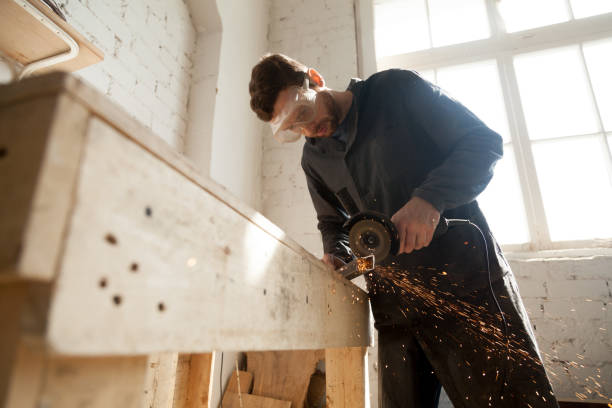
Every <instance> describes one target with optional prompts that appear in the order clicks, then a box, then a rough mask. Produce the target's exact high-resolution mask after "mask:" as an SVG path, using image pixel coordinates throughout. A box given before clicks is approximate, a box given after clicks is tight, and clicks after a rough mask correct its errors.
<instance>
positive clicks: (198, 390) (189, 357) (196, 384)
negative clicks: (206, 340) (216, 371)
mask: <svg viewBox="0 0 612 408" xmlns="http://www.w3.org/2000/svg"><path fill="white" fill-rule="evenodd" d="M212 361H213V358H212V353H202V354H180V355H179V359H178V364H177V369H176V383H175V389H174V405H172V406H173V407H174V408H195V407H207V406H208V399H209V393H208V392H209V387H210V372H211V369H212ZM241 379H242V378H241Z"/></svg>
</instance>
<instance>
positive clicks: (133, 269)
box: [130, 262, 138, 273]
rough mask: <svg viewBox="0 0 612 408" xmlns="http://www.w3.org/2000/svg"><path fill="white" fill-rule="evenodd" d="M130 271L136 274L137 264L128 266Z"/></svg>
mask: <svg viewBox="0 0 612 408" xmlns="http://www.w3.org/2000/svg"><path fill="white" fill-rule="evenodd" d="M130 271H132V272H134V273H136V272H138V264H137V263H136V262H133V263H132V264H131V265H130Z"/></svg>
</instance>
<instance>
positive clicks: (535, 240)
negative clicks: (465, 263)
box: [358, 0, 612, 252]
mask: <svg viewBox="0 0 612 408" xmlns="http://www.w3.org/2000/svg"><path fill="white" fill-rule="evenodd" d="M423 1H427V0H423ZM484 1H485V5H486V11H487V18H488V23H489V27H490V32H491V35H490V37H489V38H486V39H481V40H476V41H471V42H466V43H461V44H453V45H448V46H442V47H437V48H429V49H426V50H419V51H413V52H410V53H406V54H400V55H393V56H384V57H381V58H378V59H376V57H375V55H376V54H375V50H374V49H373V48H371V49H370V48H367V47H364V46H363V45H361V46H360V47H358V51H359V52H360V53H361V55H370V60H371V58H372V57H371V55H372V54H373V55H374V59H375V61H376V70H377V71H380V70H384V69H388V68H397V67H400V68H406V69H411V70H415V71H425V70H432V69H434V70H435V69H439V68H443V67H446V66H452V65H461V64H468V63H474V62H479V61H485V60H494V61H496V63H497V69H498V73H499V78H500V83H501V86H502V95H503V99H504V101H503V102H504V105H505V107H506V113H507V117H508V125H509V130H510V135H509V136H510V142H508V143H511V144H512V145H513V147H514V152H515V160H516V168H517V171H518V178H519V184H520V186H521V191H522V195H523V202H524V207H525V215H526V218H527V227H528V232H529V236H530V242H528V243H524V244H505V245H502V247H503V248H504V250H505V251H510V252H540V251H551V250H552V251H557V250H567V249H581V248H593V249H594V250H595V249H604V250H605V249H607V248H612V238H610V239H603V240H602V239H592V240H574V241H556V242H553V241H552V240H551V239H550V233H549V229H548V224H547V220H546V215H545V211H544V204H543V200H542V194H541V191H540V187H539V186H540V184H539V181H538V177H537V173H536V169H535V163H534V157H533V153H532V150H531V146H532V142H533V141H531V140H529V136H528V133H527V124H526V121H525V115H524V110H523V107H522V104H521V98H520V94H519V88H518V82H517V77H516V73H515V70H514V63H513V57H514V56H516V55H518V54H524V53H528V52H534V51H540V50H546V49H553V48H560V47H563V46H570V45H579V48H580V53H581V57H582V63H583V65H584V69H585V72H586V73H587V80H588V85H589V89H588V92H589V94H590V97H591V99H592V100H593V102H594V106H595V107H596V109H595V110H596V114H597V118H598V127H599V132H598V133H596V134H597V135H603V136H602V137H603V138H604V139H606V138H607V137H610V136H611V135H612V132H608V133H606V132H605V129H604V127H603V121H602V118H601V114H600V112H599V109H597V106H598V105H597V104H596V99H595V94H594V90H593V86H592V83H591V78H590V75H588V70H587V67H586V65H585V59H584V52H583V43H584V42H588V41H595V40H601V39H605V38H611V37H612V12H611V13H606V14H600V15H596V16H591V17H585V18H580V19H574V16H573V12H572V9H571V4H570V2H569V0H565V3H566V6H567V9H568V14H569V16H570V20H569V21H567V22H562V23H557V24H553V25H548V26H544V27H537V28H533V29H529V30H524V31H518V32H514V33H507V32H506V31H505V27H504V23H503V19H502V17H501V15H500V13H499V11H498V9H497V6H496V0H484ZM359 3H360V4H362V9H363V8H364V6H363V0H360V1H359ZM373 3H374V1H373V0H369V8H370V12H369V13H362V16H363V15H364V14H365V18H363V17H361V18H360V20H359V21H360V24H358V37H361V38H368V41H369V42H371V43H372V47H374V45H373V36H374V34H373V33H374V23H373V11H372V10H373V8H374V4H373ZM368 14H369V15H368ZM358 18H359V17H358ZM368 18H369V20H368ZM366 30H369V33H368V34H367V33H366ZM360 71H361V70H360ZM369 73H370V72H368V74H369ZM360 74H361V75H363V74H364V72H360ZM582 136H588V135H576V136H569V137H582ZM607 143H608V141H607V139H606V144H607ZM608 147H609V146H608ZM608 153H610V149H608ZM608 158H609V160H608V163H607V167H608V171H609V175H610V177H612V153H610V154H609V155H608Z"/></svg>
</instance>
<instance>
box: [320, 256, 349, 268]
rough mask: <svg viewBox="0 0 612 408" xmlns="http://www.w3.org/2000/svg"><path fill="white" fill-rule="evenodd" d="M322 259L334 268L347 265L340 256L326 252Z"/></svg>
mask: <svg viewBox="0 0 612 408" xmlns="http://www.w3.org/2000/svg"><path fill="white" fill-rule="evenodd" d="M321 260H322V261H323V263H325V264H326V265H328V266H330V267H331V268H332V269H334V270H336V269H338V268H341V267H343V266H344V265H345V263H344V262H342V260H341V259H340V258H338V257H335V256H333V255H332V254H324V255H323V258H321Z"/></svg>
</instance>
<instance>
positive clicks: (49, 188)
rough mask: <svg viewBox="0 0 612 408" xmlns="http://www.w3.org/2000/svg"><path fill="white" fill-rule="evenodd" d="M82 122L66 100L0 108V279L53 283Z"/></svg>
mask: <svg viewBox="0 0 612 408" xmlns="http://www.w3.org/2000/svg"><path fill="white" fill-rule="evenodd" d="M88 117H89V113H88V111H87V110H86V109H85V108H84V107H83V106H82V105H80V104H77V103H75V102H74V100H73V99H72V98H71V97H70V96H68V95H60V96H47V97H43V98H39V99H35V100H31V101H24V102H22V103H17V104H15V105H4V106H1V107H0V150H2V151H3V153H2V154H0V189H1V190H2V191H3V192H5V193H6V195H3V197H5V199H3V200H2V205H1V206H0V279H7V278H10V277H11V276H12V277H19V278H27V279H39V280H46V281H49V280H51V279H52V278H53V276H54V274H55V269H56V266H57V262H58V259H59V256H60V252H61V245H62V243H63V234H64V231H65V227H66V222H67V219H68V214H69V211H70V210H71V209H72V203H73V194H72V193H73V189H74V185H75V181H76V177H77V174H78V167H79V160H80V156H81V148H82V145H83V143H82V141H83V139H84V135H85V130H86V127H87V121H88Z"/></svg>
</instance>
